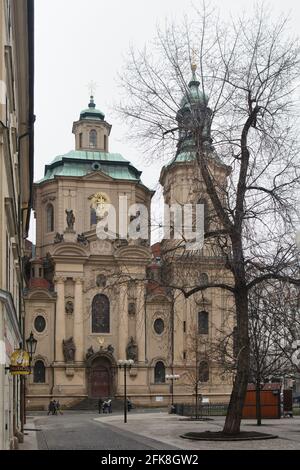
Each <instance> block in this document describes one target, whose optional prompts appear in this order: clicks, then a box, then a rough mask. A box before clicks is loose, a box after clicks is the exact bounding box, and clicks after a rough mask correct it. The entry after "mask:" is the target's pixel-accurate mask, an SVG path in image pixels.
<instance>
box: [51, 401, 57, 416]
mask: <svg viewBox="0 0 300 470" xmlns="http://www.w3.org/2000/svg"><path fill="white" fill-rule="evenodd" d="M52 403H53V406H52V414H53V415H57V410H56V400H53V402H52Z"/></svg>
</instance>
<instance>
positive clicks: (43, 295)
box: [24, 287, 56, 302]
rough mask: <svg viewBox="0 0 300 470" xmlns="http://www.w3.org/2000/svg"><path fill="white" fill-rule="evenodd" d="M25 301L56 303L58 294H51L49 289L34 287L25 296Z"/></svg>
mask: <svg viewBox="0 0 300 470" xmlns="http://www.w3.org/2000/svg"><path fill="white" fill-rule="evenodd" d="M24 299H25V301H26V300H27V301H28V300H48V301H52V302H56V293H55V292H50V291H49V290H48V289H42V288H40V287H33V288H31V289H29V290H28V291H27V294H26V295H24Z"/></svg>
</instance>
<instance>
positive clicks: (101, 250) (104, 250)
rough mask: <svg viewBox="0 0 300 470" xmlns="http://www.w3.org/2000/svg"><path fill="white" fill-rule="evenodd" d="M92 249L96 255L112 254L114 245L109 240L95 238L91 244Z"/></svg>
mask: <svg viewBox="0 0 300 470" xmlns="http://www.w3.org/2000/svg"><path fill="white" fill-rule="evenodd" d="M90 250H91V252H93V253H94V254H95V255H103V254H111V253H112V245H111V243H110V242H109V241H107V240H95V241H93V242H91V244H90Z"/></svg>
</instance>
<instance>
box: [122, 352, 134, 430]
mask: <svg viewBox="0 0 300 470" xmlns="http://www.w3.org/2000/svg"><path fill="white" fill-rule="evenodd" d="M133 363H134V361H133V359H119V360H118V366H119V368H120V369H122V368H123V369H124V423H127V394H126V392H127V391H126V371H127V369H129V370H130V369H131V366H132V364H133Z"/></svg>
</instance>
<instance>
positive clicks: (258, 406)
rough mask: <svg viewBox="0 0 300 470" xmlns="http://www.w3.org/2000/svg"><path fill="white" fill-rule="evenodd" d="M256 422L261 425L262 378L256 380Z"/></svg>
mask: <svg viewBox="0 0 300 470" xmlns="http://www.w3.org/2000/svg"><path fill="white" fill-rule="evenodd" d="M256 424H257V426H261V402H260V378H259V376H258V377H257V380H256Z"/></svg>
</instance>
